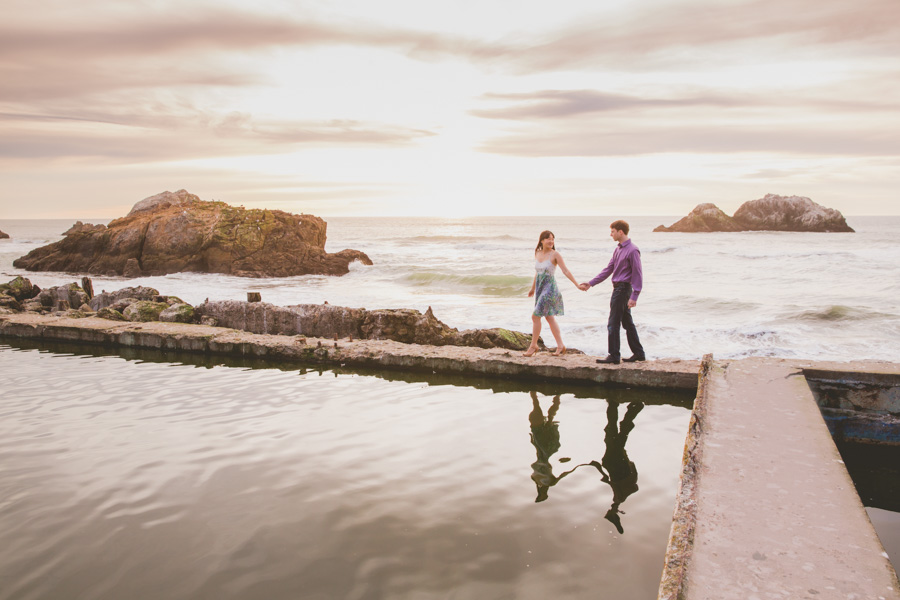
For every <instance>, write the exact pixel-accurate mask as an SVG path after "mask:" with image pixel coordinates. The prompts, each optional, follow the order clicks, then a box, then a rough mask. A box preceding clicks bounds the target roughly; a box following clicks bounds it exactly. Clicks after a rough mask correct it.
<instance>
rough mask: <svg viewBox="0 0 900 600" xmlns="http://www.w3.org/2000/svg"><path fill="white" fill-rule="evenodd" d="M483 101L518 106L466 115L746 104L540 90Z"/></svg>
mask: <svg viewBox="0 0 900 600" xmlns="http://www.w3.org/2000/svg"><path fill="white" fill-rule="evenodd" d="M482 99H483V100H492V101H496V100H506V101H510V102H514V103H518V104H517V105H515V106H507V107H503V108H494V109H475V110H471V111H469V112H470V114H472V115H474V116H476V117H482V118H486V119H509V120H530V119H550V118H557V119H558V118H567V117H575V116H579V115H584V114H589V113H599V112H609V111H619V110H628V109H635V108H672V107H692V106H701V107H708V106H714V107H734V106H740V105H742V104H745V103H746V100H742V99H739V98H735V97H727V96H723V95H718V96H717V95H707V96H691V97H683V98H644V97H640V96H634V95H627V94H612V93H607V92H601V91H597V90H542V91H537V92H531V93H518V94H496V93H494V94H485V95H484V96H483V97H482Z"/></svg>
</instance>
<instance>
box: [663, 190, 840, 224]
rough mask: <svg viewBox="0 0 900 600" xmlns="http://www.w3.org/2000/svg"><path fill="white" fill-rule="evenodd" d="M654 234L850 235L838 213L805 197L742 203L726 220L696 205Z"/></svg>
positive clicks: (716, 211) (711, 208)
mask: <svg viewBox="0 0 900 600" xmlns="http://www.w3.org/2000/svg"><path fill="white" fill-rule="evenodd" d="M653 231H663V232H685V233H699V232H713V231H814V232H850V233H852V232H853V229H852V228H851V227H850V226H849V225H847V221H846V219H844V216H843V215H842V214H841V213H840V211H838V210H835V209H833V208H826V207H824V206H822V205H820V204H816V203H815V202H813V201H812V200H810V199H809V198H807V197H805V196H778V195H776V194H766V195H765V197H763V198H760V199H758V200H751V201H749V202H745V203H744V204H742V205H741V206H740V208H738V209H737V211H735V213H734V216H733V217H729V216H728V215H727V214H725V213H724V212H723V211H722V210H721V209H720V208H719V207H717V206H716V205H715V204H711V203H704V204H698V205H697V206H696V207H695V208H694V210H692V211H691V212H690V214H688V215H687V216H686V217H684V218H683V219H681V220H679V221H677V222H676V223H674V224H672V225H671V226H669V227H666V226H664V225H660V226H659V227H657V228H656V229H654V230H653Z"/></svg>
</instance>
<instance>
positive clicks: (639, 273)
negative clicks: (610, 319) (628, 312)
mask: <svg viewBox="0 0 900 600" xmlns="http://www.w3.org/2000/svg"><path fill="white" fill-rule="evenodd" d="M643 288H644V268H643V266H642V265H641V251H640V250H636V251H635V252H634V254H632V255H631V299H630V300H629V301H628V307H629V308H634V307H635V306H636V305H637V299H638V296H639V295H640V294H641V290H642V289H643Z"/></svg>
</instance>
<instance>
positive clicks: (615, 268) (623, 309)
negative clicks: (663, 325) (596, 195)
mask: <svg viewBox="0 0 900 600" xmlns="http://www.w3.org/2000/svg"><path fill="white" fill-rule="evenodd" d="M628 230H629V227H628V223H626V222H625V221H613V222H612V223H610V225H609V237H611V238H612V239H613V240H615V241H616V242H618V244H619V245H618V246H617V247H616V250H615V251H614V252H613V255H612V260H610V261H609V264H608V265H606V268H605V269H603V270H602V271H600V273H598V274H597V276H596V277H594V278H593V279H591V280H590V281H589V282H588V283H582V284H581V285H579V286H578V287H579V288H580V289H581V290H582V291H585V292H586V291H587V290H589V289H590V288H592V287H594V286H595V285H597V284H598V283H600V282H602V281H605V280H606V278H607V277H609V276H610V275H612V283H613V293H612V298H610V300H609V322H608V323H607V330H608V332H609V338H608V340H609V341H608V346H607V352H608V356H607V357H606V358H600V359H597V362H598V363H606V364H613V365H617V364H619V362H620V361H621V360H622V357H621V353H620V346H621V342H620V339H619V328H620V327H624V328H625V336H626V338H627V339H628V347H629V348H631V352H632V356H631V358H626V359H625V362H638V361H643V360H647V358H646V355H645V354H644V347H643V346H641V340H640V339H639V338H638V333H637V329H636V328H635V326H634V319H632V318H631V309H632V308H634V307H635V306H636V305H637V299H638V295H639V294H640V293H641V288H643V284H644V273H643V270H642V268H641V251H640V250H638V247H637V246H635V245H634V242H632V241H631V240H630V239H629V238H628Z"/></svg>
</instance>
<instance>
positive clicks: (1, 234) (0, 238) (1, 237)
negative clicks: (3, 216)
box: [0, 231, 9, 240]
mask: <svg viewBox="0 0 900 600" xmlns="http://www.w3.org/2000/svg"><path fill="white" fill-rule="evenodd" d="M8 237H9V234H8V233H3V232H2V231H0V240H2V239H6V238H8Z"/></svg>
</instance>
